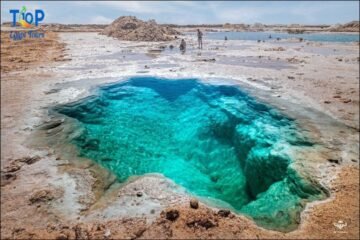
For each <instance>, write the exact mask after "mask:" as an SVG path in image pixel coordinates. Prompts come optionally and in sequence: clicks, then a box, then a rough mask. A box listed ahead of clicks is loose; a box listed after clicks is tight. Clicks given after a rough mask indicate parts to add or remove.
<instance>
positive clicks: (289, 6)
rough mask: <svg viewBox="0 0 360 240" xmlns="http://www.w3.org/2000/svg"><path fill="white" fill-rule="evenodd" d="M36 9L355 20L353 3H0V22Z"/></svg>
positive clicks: (73, 17)
mask: <svg viewBox="0 0 360 240" xmlns="http://www.w3.org/2000/svg"><path fill="white" fill-rule="evenodd" d="M22 6H26V8H27V10H28V11H31V12H34V11H35V9H42V10H43V11H44V12H45V19H44V21H43V23H83V24H91V23H99V24H100V23H101V24H103V23H105V24H107V23H111V22H112V21H113V20H115V19H116V18H118V17H119V16H124V15H126V16H128V15H131V16H136V17H138V18H140V19H142V20H149V19H155V20H156V21H157V22H158V23H175V24H202V23H209V24H215V23H219V24H222V23H227V22H228V23H246V24H253V23H257V22H259V23H264V24H292V23H299V24H336V23H346V22H350V21H353V20H359V1H328V2H326V1H225V2H220V1H210V2H207V1H144V2H138V1H89V2H87V1H45V2H41V1H26V2H25V1H1V22H7V21H11V19H12V14H10V13H9V10H10V9H20V8H21V7H22Z"/></svg>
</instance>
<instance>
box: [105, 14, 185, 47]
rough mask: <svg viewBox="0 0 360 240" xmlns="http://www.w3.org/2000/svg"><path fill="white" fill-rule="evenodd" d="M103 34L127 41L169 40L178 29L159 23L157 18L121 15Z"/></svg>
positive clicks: (176, 33)
mask: <svg viewBox="0 0 360 240" xmlns="http://www.w3.org/2000/svg"><path fill="white" fill-rule="evenodd" d="M102 34H104V35H107V36H109V37H115V38H118V39H120V40H126V41H155V42H157V41H169V40H173V39H174V38H175V37H174V35H178V34H180V33H179V32H178V31H176V30H174V29H172V28H170V27H163V26H160V25H158V24H157V23H156V22H155V20H149V21H147V22H144V21H142V20H139V19H137V18H136V17H132V16H123V17H119V18H118V19H116V20H115V21H113V22H112V23H111V24H110V25H109V26H107V27H106V28H105V29H104V30H103V31H102Z"/></svg>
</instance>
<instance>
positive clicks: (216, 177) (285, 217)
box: [55, 77, 324, 231]
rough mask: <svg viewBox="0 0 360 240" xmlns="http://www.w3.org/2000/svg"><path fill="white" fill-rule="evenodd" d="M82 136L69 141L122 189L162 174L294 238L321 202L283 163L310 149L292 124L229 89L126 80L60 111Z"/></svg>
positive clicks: (195, 83)
mask: <svg viewBox="0 0 360 240" xmlns="http://www.w3.org/2000/svg"><path fill="white" fill-rule="evenodd" d="M55 110H56V111H57V112H58V113H61V114H64V115H66V116H68V117H71V118H73V119H76V120H77V121H79V124H80V125H79V126H81V128H83V129H84V131H83V132H82V134H81V135H80V136H77V137H75V138H70V136H69V138H70V139H69V141H71V143H73V144H75V145H76V146H77V147H78V150H79V154H80V156H81V157H86V158H90V159H93V160H94V161H96V162H97V163H99V164H101V165H103V166H105V167H106V168H108V169H109V170H111V171H112V172H113V173H115V174H116V175H117V177H118V179H119V181H121V182H124V181H126V180H127V179H128V177H130V176H134V175H143V174H146V173H155V172H156V173H162V174H163V175H165V176H166V177H168V178H170V179H172V180H173V181H175V182H176V183H178V184H180V185H182V186H183V187H185V188H186V189H187V190H188V191H189V192H191V193H192V194H195V195H197V196H202V197H209V198H214V199H218V200H222V201H224V202H226V203H228V204H230V205H231V206H232V207H233V208H234V209H235V210H236V211H238V212H242V213H244V214H246V215H248V216H250V217H252V218H254V219H255V221H256V222H257V223H258V224H260V225H262V226H264V227H267V228H273V229H278V230H284V231H287V230H291V229H294V228H295V227H296V226H297V224H298V221H299V214H300V211H301V210H302V209H303V207H304V204H305V203H306V202H307V201H311V200H315V199H320V198H322V197H323V196H324V192H323V191H322V190H321V187H320V186H319V185H317V184H316V183H313V182H312V181H310V180H308V179H306V178H302V177H301V176H300V175H299V174H298V173H297V172H296V171H294V170H293V169H292V168H291V167H290V166H289V164H290V163H291V162H292V159H291V158H290V155H289V151H290V149H291V148H292V147H293V146H297V147H299V146H301V147H311V146H312V143H311V142H309V141H308V140H307V139H306V138H305V137H303V136H302V135H301V134H299V132H298V130H297V128H296V126H295V124H294V122H293V120H291V119H289V118H287V117H285V116H283V115H281V114H280V113H279V112H277V111H276V110H275V109H272V108H270V107H268V106H266V105H264V104H261V103H259V102H258V101H256V100H255V99H253V98H252V97H250V96H249V95H248V94H246V93H245V92H242V91H240V90H239V89H238V88H235V87H232V86H213V85H205V84H202V83H200V82H199V81H197V80H196V79H181V80H166V79H158V78H152V77H143V78H132V79H130V80H129V81H127V82H123V83H117V84H111V85H106V86H103V87H101V88H100V89H99V91H98V94H97V95H96V96H93V97H90V98H87V99H85V100H82V101H79V102H76V103H73V104H67V105H63V106H58V107H56V108H55Z"/></svg>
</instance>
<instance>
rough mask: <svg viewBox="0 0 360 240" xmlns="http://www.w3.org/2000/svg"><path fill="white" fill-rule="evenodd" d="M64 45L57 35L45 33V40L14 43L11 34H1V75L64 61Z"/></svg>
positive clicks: (27, 40) (32, 39)
mask: <svg viewBox="0 0 360 240" xmlns="http://www.w3.org/2000/svg"><path fill="white" fill-rule="evenodd" d="M63 49H64V44H63V43H60V42H59V41H58V37H57V35H56V33H53V32H45V37H44V38H28V37H26V38H25V39H23V40H20V41H14V40H12V39H11V38H10V33H9V32H1V73H8V72H11V71H22V70H26V69H29V68H31V67H32V66H38V65H41V64H46V63H48V62H51V61H63V60H65V59H64V55H63V54H62V51H63Z"/></svg>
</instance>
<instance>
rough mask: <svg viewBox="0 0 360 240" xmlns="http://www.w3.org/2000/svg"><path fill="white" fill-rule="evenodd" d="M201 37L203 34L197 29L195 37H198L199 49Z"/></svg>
mask: <svg viewBox="0 0 360 240" xmlns="http://www.w3.org/2000/svg"><path fill="white" fill-rule="evenodd" d="M202 36H203V33H202V32H201V31H200V29H198V30H197V37H198V44H199V49H202Z"/></svg>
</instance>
